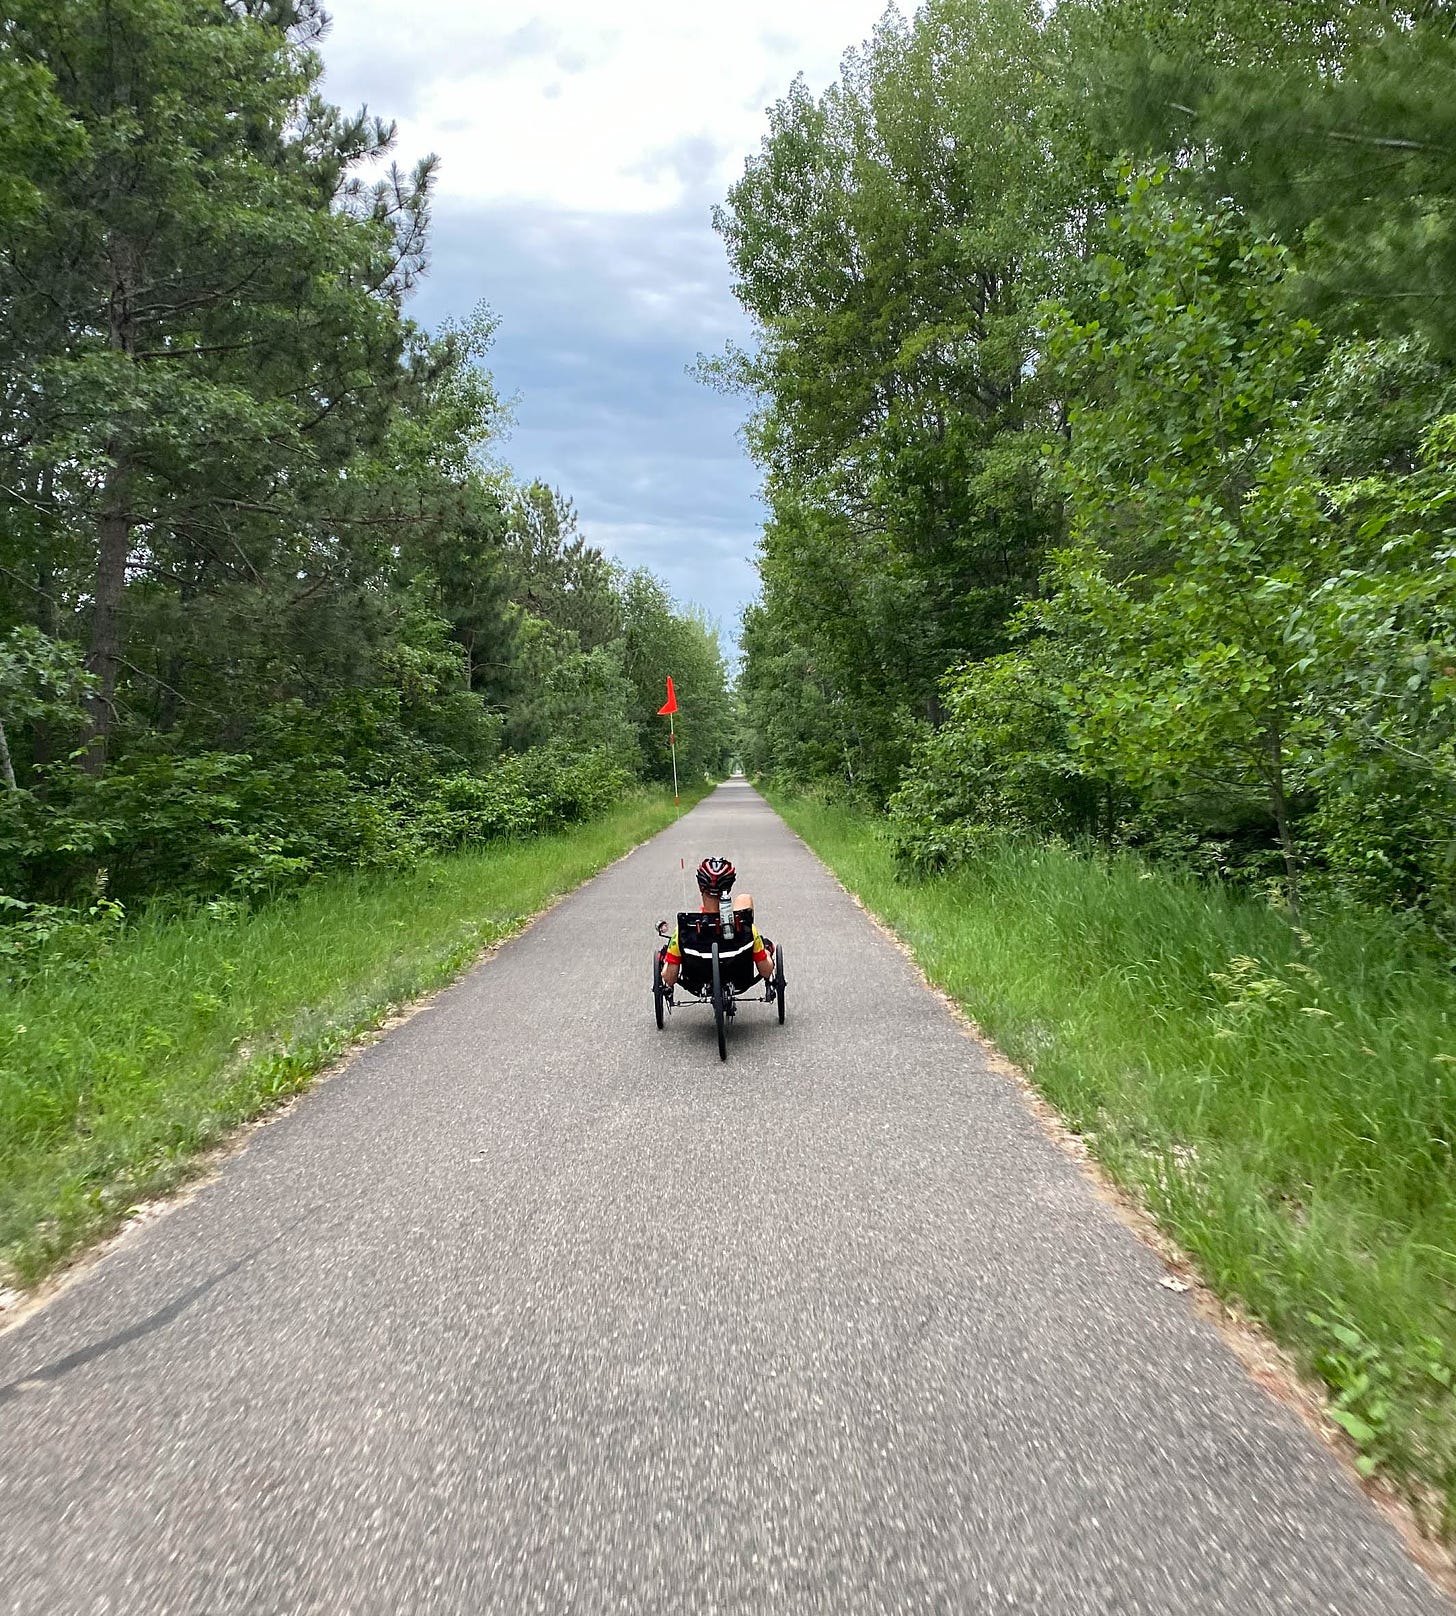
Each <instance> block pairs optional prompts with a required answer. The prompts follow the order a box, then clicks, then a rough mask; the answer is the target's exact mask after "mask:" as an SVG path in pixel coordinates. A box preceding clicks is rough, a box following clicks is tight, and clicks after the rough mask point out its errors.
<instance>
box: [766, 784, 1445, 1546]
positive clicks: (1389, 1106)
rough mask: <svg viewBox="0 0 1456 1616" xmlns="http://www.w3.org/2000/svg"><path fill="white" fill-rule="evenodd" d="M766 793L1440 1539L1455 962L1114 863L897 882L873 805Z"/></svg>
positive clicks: (1364, 918)
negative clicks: (1313, 1378) (1308, 1376)
mask: <svg viewBox="0 0 1456 1616" xmlns="http://www.w3.org/2000/svg"><path fill="white" fill-rule="evenodd" d="M777 806H779V807H780V809H781V810H782V811H783V812H784V814H785V815H786V817H787V818H788V819H789V821H790V823H791V824H792V825H793V826H794V828H795V829H796V830H798V831H799V832H800V834H801V835H803V836H804V837H805V839H806V840H807V841H809V842H810V843H811V845H812V846H814V847H815V848H816V849H817V850H818V852H819V853H820V854H821V855H822V856H823V857H824V858H825V859H826V861H827V862H828V863H829V864H830V865H831V867H832V868H833V869H834V870H835V871H836V873H837V874H838V875H839V876H840V878H841V879H842V880H843V881H844V883H845V884H846V885H847V886H848V887H850V888H851V889H852V890H853V891H855V892H856V893H858V894H859V895H860V896H861V898H862V899H863V900H864V902H865V903H866V904H867V905H868V906H869V908H871V909H872V910H873V911H874V912H875V913H876V914H878V915H879V916H881V917H882V918H883V919H884V920H885V921H886V922H887V923H888V924H889V925H890V926H892V927H893V928H894V929H895V930H896V931H897V932H898V933H899V935H900V936H901V937H902V938H903V939H904V940H905V941H906V942H907V943H908V944H909V945H910V947H911V948H912V949H913V951H914V953H915V955H916V957H917V959H918V960H919V961H920V963H921V965H922V967H923V968H924V969H925V971H926V973H927V975H928V976H929V977H930V978H931V979H932V980H933V981H934V982H935V983H937V985H939V986H941V987H942V988H944V989H945V990H946V991H947V992H949V993H950V994H951V995H952V996H954V997H955V998H956V999H957V1000H958V1001H959V1002H960V1003H962V1004H963V1005H964V1006H965V1007H966V1009H967V1010H968V1011H969V1013H970V1014H971V1015H972V1016H973V1017H974V1018H975V1020H976V1021H977V1022H979V1023H980V1024H981V1025H982V1026H983V1027H984V1028H985V1029H986V1030H987V1032H988V1033H989V1034H990V1035H991V1036H992V1037H993V1038H994V1039H995V1040H996V1042H997V1043H998V1044H999V1045H1000V1047H1001V1048H1002V1049H1003V1050H1004V1051H1005V1052H1006V1053H1007V1054H1008V1055H1009V1056H1010V1057H1011V1058H1012V1059H1014V1060H1016V1061H1017V1062H1018V1063H1020V1064H1021V1065H1022V1066H1023V1067H1025V1068H1026V1069H1027V1070H1028V1071H1029V1072H1030V1073H1031V1075H1032V1076H1033V1079H1034V1081H1035V1083H1036V1086H1037V1088H1038V1089H1039V1090H1040V1091H1041V1092H1042V1093H1043V1094H1044V1095H1045V1096H1046V1097H1047V1098H1048V1099H1049V1100H1050V1101H1051V1102H1052V1103H1053V1104H1054V1105H1055V1106H1056V1107H1057V1108H1058V1109H1059V1110H1060V1112H1061V1114H1062V1115H1063V1117H1064V1118H1065V1119H1066V1120H1067V1121H1068V1122H1069V1123H1070V1124H1071V1126H1072V1127H1074V1128H1075V1129H1077V1130H1078V1131H1079V1132H1081V1133H1082V1134H1083V1135H1085V1137H1086V1138H1087V1140H1088V1142H1089V1144H1090V1145H1091V1147H1092V1149H1093V1151H1094V1152H1095V1154H1096V1155H1097V1156H1098V1157H1099V1159H1100V1160H1101V1161H1102V1163H1103V1164H1104V1165H1105V1167H1106V1168H1107V1169H1108V1171H1109V1172H1110V1173H1111V1175H1112V1176H1113V1177H1114V1178H1115V1179H1116V1180H1118V1181H1119V1182H1120V1183H1121V1184H1122V1185H1123V1186H1124V1187H1126V1188H1127V1189H1129V1190H1130V1191H1132V1192H1133V1193H1134V1194H1135V1195H1136V1196H1137V1197H1138V1198H1140V1199H1141V1200H1142V1202H1143V1203H1144V1204H1145V1205H1146V1206H1147V1207H1148V1208H1149V1209H1150V1211H1151V1212H1152V1213H1153V1215H1154V1216H1155V1217H1156V1218H1157V1219H1158V1221H1159V1222H1160V1223H1161V1224H1162V1226H1163V1227H1164V1228H1165V1229H1167V1230H1168V1231H1169V1233H1171V1234H1172V1235H1173V1236H1174V1237H1175V1238H1176V1239H1177V1240H1178V1241H1179V1243H1180V1244H1181V1245H1182V1246H1183V1247H1184V1249H1185V1250H1187V1251H1188V1252H1189V1253H1190V1254H1191V1255H1192V1256H1193V1258H1194V1259H1195V1260H1196V1262H1197V1264H1198V1265H1199V1267H1200V1268H1201V1270H1202V1272H1203V1274H1204V1276H1205V1277H1206V1279H1207V1281H1208V1282H1209V1284H1210V1285H1211V1286H1212V1287H1213V1288H1214V1289H1215V1290H1216V1291H1218V1292H1219V1293H1220V1294H1221V1295H1222V1296H1224V1297H1225V1298H1227V1299H1228V1300H1230V1301H1234V1302H1237V1303H1239V1304H1241V1305H1242V1306H1243V1307H1244V1308H1246V1309H1247V1310H1249V1311H1250V1312H1251V1313H1252V1314H1254V1315H1255V1316H1257V1317H1258V1318H1260V1319H1262V1320H1263V1321H1264V1322H1265V1323H1266V1324H1267V1325H1268V1326H1269V1327H1270V1329H1271V1330H1272V1331H1273V1333H1274V1334H1275V1335H1276V1336H1277V1337H1278V1338H1279V1339H1280V1340H1281V1341H1283V1342H1284V1343H1285V1344H1286V1345H1287V1346H1289V1347H1290V1348H1291V1349H1292V1350H1293V1352H1294V1353H1295V1355H1296V1356H1297V1357H1298V1359H1299V1360H1300V1361H1301V1362H1302V1364H1303V1365H1304V1366H1305V1367H1306V1368H1307V1369H1309V1370H1311V1371H1313V1372H1315V1373H1317V1374H1319V1375H1320V1376H1322V1377H1323V1378H1324V1380H1325V1381H1326V1383H1327V1384H1328V1386H1329V1389H1330V1392H1331V1394H1332V1401H1331V1412H1332V1414H1333V1416H1334V1418H1335V1419H1336V1420H1337V1421H1338V1422H1339V1423H1340V1424H1341V1425H1342V1426H1344V1428H1345V1429H1346V1431H1347V1432H1348V1433H1349V1434H1350V1436H1351V1437H1352V1439H1353V1440H1354V1441H1355V1443H1356V1445H1357V1447H1358V1449H1359V1450H1360V1460H1359V1462H1360V1467H1361V1468H1362V1470H1364V1471H1365V1472H1366V1473H1367V1474H1368V1473H1370V1472H1371V1471H1373V1470H1376V1469H1379V1470H1382V1471H1383V1472H1385V1473H1386V1474H1388V1475H1390V1476H1391V1477H1393V1478H1394V1479H1396V1480H1397V1481H1398V1482H1399V1483H1401V1484H1402V1485H1403V1486H1404V1487H1405V1488H1406V1489H1407V1490H1408V1492H1409V1494H1410V1496H1411V1498H1412V1501H1413V1502H1414V1503H1415V1504H1416V1505H1417V1508H1418V1510H1419V1511H1420V1512H1421V1513H1422V1515H1423V1518H1424V1520H1425V1521H1426V1523H1427V1525H1428V1526H1429V1527H1431V1528H1432V1529H1435V1530H1437V1531H1440V1532H1441V1533H1443V1534H1444V1535H1447V1536H1450V1535H1451V1533H1452V1531H1453V1527H1456V1401H1453V1396H1452V1386H1453V1370H1456V1172H1453V1146H1456V981H1453V978H1452V975H1451V972H1450V971H1449V970H1448V969H1447V968H1446V967H1445V966H1444V965H1443V964H1442V963H1441V962H1439V961H1434V960H1432V959H1430V958H1429V957H1426V956H1424V955H1423V954H1422V953H1421V952H1420V951H1419V950H1417V949H1416V948H1414V947H1412V946H1410V944H1409V943H1408V941H1407V940H1406V939H1405V938H1404V937H1403V936H1402V934H1401V933H1400V931H1399V930H1398V928H1397V927H1396V925H1395V923H1394V922H1393V921H1389V920H1386V919H1385V918H1384V917H1381V916H1379V915H1373V914H1369V913H1363V912H1348V913H1332V914H1327V915H1324V916H1322V917H1319V918H1318V919H1314V920H1311V921H1310V922H1309V923H1308V929H1307V930H1306V931H1303V932H1296V931H1295V930H1293V929H1292V928H1291V927H1290V926H1289V925H1288V923H1287V922H1286V921H1285V920H1283V919H1282V918H1281V917H1280V916H1279V915H1277V914H1276V913H1274V912H1272V911H1271V910H1270V909H1268V908H1267V907H1265V906H1263V905H1260V904H1258V903H1255V902H1250V901H1247V900H1242V899H1240V898H1238V897H1235V896H1232V895H1229V894H1227V893H1224V892H1220V891H1218V890H1216V889H1213V888H1211V887H1209V886H1206V885H1203V884H1200V883H1198V882H1197V881H1195V880H1192V879H1185V878H1182V877H1180V876H1178V875H1177V874H1174V873H1169V872H1168V871H1166V870H1164V869H1161V868H1159V869H1153V868H1150V867H1149V866H1147V865H1146V864H1143V863H1141V862H1140V861H1138V860H1136V859H1133V858H1130V857H1129V858H1118V859H1112V860H1106V861H1104V860H1094V859H1092V858H1090V857H1081V856H1078V855H1077V854H1075V853H1072V852H1068V851H1065V850H1060V849H1055V848H1039V847H1028V846H1017V845H1006V846H1003V847H1000V848H999V849H995V850H992V851H990V852H988V853H987V855H986V856H985V857H984V858H982V859H981V860H979V861H978V862H977V863H976V865H975V866H974V867H973V868H971V869H968V870H966V871H964V872H960V873H957V874H955V875H953V876H949V877H944V878H939V879H933V880H929V881H925V882H917V883H905V882H902V881H900V880H897V878H896V872H895V869H894V866H893V864H892V860H891V854H890V848H889V845H888V842H887V841H886V839H885V838H884V836H883V834H882V832H881V830H880V829H879V827H878V825H877V824H876V823H874V822H872V821H870V820H869V819H867V818H865V817H863V816H862V815H857V814H855V813H853V812H850V811H847V810H845V809H842V808H836V807H832V806H826V805H824V804H822V803H816V802H812V801H804V800H794V799H790V800H788V801H781V802H779V803H778V804H777Z"/></svg>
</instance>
